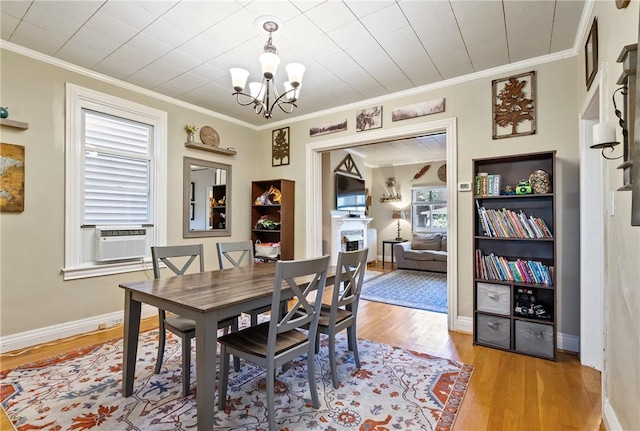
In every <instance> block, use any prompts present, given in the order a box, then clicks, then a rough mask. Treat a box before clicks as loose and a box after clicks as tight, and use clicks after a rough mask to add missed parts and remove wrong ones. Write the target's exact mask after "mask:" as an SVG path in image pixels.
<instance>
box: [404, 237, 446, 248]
mask: <svg viewBox="0 0 640 431" xmlns="http://www.w3.org/2000/svg"><path fill="white" fill-rule="evenodd" d="M441 241H442V234H439V233H414V234H413V240H412V241H411V248H412V249H414V250H440V242H441Z"/></svg>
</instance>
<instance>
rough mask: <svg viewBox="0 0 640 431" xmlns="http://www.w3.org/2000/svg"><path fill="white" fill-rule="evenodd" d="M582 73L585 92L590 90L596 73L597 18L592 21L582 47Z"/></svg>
mask: <svg viewBox="0 0 640 431" xmlns="http://www.w3.org/2000/svg"><path fill="white" fill-rule="evenodd" d="M584 71H585V79H586V83H587V91H589V89H590V88H591V84H592V83H593V79H594V78H595V77H596V73H597V72H598V18H597V17H596V18H594V19H593V23H592V24H591V31H589V36H588V37H587V42H586V43H585V45H584Z"/></svg>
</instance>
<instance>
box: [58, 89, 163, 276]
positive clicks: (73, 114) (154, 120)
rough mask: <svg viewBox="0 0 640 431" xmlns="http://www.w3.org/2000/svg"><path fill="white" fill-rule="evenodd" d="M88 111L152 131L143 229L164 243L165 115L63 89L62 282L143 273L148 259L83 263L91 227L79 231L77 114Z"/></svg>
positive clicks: (79, 139)
mask: <svg viewBox="0 0 640 431" xmlns="http://www.w3.org/2000/svg"><path fill="white" fill-rule="evenodd" d="M83 109H90V110H93V111H97V112H102V113H105V114H109V115H115V116H118V117H122V118H127V119H131V120H134V121H139V122H142V123H146V124H150V125H151V126H153V151H152V155H151V157H152V162H151V167H150V182H151V206H150V208H151V220H152V223H151V225H152V226H147V231H148V238H149V239H148V241H149V243H150V244H165V243H166V238H167V175H166V172H167V163H168V161H167V128H168V119H167V113H166V112H164V111H161V110H158V109H155V108H151V107H148V106H145V105H142V104H138V103H135V102H131V101H128V100H126V99H121V98H118V97H115V96H111V95H109V94H105V93H101V92H98V91H95V90H91V89H88V88H84V87H81V86H78V85H75V84H71V83H67V84H66V119H65V125H66V132H65V150H66V151H65V163H66V164H65V262H64V268H63V269H62V271H63V274H64V279H65V280H73V279H78V278H87V277H97V276H103V275H111V274H120V273H125V272H132V271H140V270H145V269H146V268H147V267H148V264H149V263H150V261H151V259H150V257H145V258H144V259H137V260H130V261H120V262H114V263H100V264H98V263H97V262H95V261H91V260H90V259H87V258H86V256H87V255H88V253H90V252H91V250H88V248H89V247H92V246H93V242H94V241H93V233H94V228H93V227H83V225H82V223H83V195H84V183H83V182H82V181H81V179H82V177H83V170H84V164H83V163H84V145H83V144H82V136H83V129H82V128H83V121H82V110H83Z"/></svg>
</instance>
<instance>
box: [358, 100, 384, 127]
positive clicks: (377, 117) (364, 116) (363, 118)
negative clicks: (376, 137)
mask: <svg viewBox="0 0 640 431" xmlns="http://www.w3.org/2000/svg"><path fill="white" fill-rule="evenodd" d="M381 127H382V106H376V107H374V108H368V109H361V110H359V111H356V132H362V131H363V130H371V129H379V128H381Z"/></svg>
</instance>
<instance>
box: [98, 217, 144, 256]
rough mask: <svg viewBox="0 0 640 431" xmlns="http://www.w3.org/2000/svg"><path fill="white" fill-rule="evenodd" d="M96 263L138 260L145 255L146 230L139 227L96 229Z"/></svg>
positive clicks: (101, 227) (100, 227)
mask: <svg viewBox="0 0 640 431" xmlns="http://www.w3.org/2000/svg"><path fill="white" fill-rule="evenodd" d="M95 238H96V249H95V251H96V253H95V260H96V262H108V261H110V260H123V259H134V258H140V257H143V256H145V255H146V254H147V230H146V229H145V228H143V227H141V226H99V227H96V233H95Z"/></svg>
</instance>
